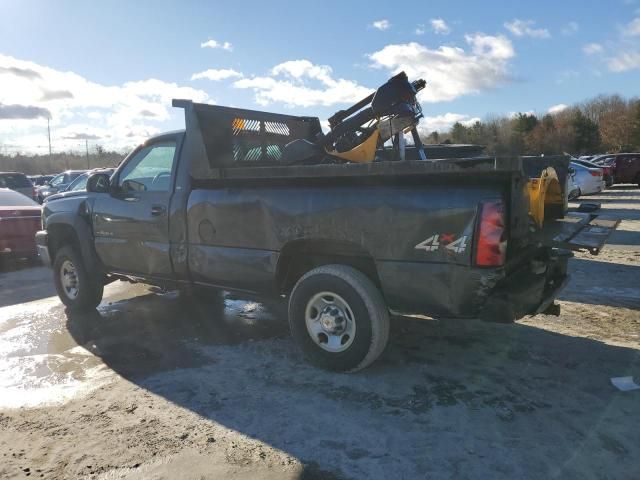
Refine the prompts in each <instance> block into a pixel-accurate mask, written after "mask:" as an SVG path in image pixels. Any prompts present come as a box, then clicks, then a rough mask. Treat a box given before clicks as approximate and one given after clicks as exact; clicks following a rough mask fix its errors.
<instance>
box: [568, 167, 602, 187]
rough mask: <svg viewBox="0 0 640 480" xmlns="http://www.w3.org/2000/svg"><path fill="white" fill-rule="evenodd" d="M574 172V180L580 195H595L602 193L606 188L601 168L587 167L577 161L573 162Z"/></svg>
mask: <svg viewBox="0 0 640 480" xmlns="http://www.w3.org/2000/svg"><path fill="white" fill-rule="evenodd" d="M571 167H572V168H573V170H574V173H573V180H574V182H575V184H576V185H577V186H578V188H579V190H580V194H579V195H593V194H594V193H600V192H601V191H602V190H604V188H605V183H604V178H603V173H602V169H601V168H592V167H587V166H585V165H583V164H581V163H578V162H576V161H572V162H571Z"/></svg>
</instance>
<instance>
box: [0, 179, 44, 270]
mask: <svg viewBox="0 0 640 480" xmlns="http://www.w3.org/2000/svg"><path fill="white" fill-rule="evenodd" d="M41 210H42V208H41V207H40V205H38V204H37V203H36V202H35V201H33V200H32V199H30V198H28V197H26V196H25V195H22V194H21V193H18V192H15V191H14V190H10V189H8V188H0V262H2V261H3V260H4V259H5V258H7V257H13V258H35V257H37V249H36V242H35V235H36V232H37V231H38V230H39V229H40V214H41Z"/></svg>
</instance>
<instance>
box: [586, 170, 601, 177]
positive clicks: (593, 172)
mask: <svg viewBox="0 0 640 480" xmlns="http://www.w3.org/2000/svg"><path fill="white" fill-rule="evenodd" d="M589 173H590V174H591V176H592V177H601V176H602V170H595V171H594V170H589Z"/></svg>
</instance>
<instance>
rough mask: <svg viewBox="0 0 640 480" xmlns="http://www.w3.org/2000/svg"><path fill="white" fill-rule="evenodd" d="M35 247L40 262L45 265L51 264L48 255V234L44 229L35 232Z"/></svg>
mask: <svg viewBox="0 0 640 480" xmlns="http://www.w3.org/2000/svg"><path fill="white" fill-rule="evenodd" d="M36 248H37V250H38V255H40V259H41V260H42V263H44V264H45V265H46V266H47V267H50V266H51V256H50V255H49V236H48V234H47V231H46V230H40V231H39V232H36Z"/></svg>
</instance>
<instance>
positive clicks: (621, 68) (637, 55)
mask: <svg viewBox="0 0 640 480" xmlns="http://www.w3.org/2000/svg"><path fill="white" fill-rule="evenodd" d="M607 63H608V67H609V70H611V71H612V72H616V73H621V72H627V71H629V70H636V69H638V68H640V52H639V51H631V52H622V53H619V54H618V55H616V56H615V57H612V58H610V59H609V60H608V62H607Z"/></svg>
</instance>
